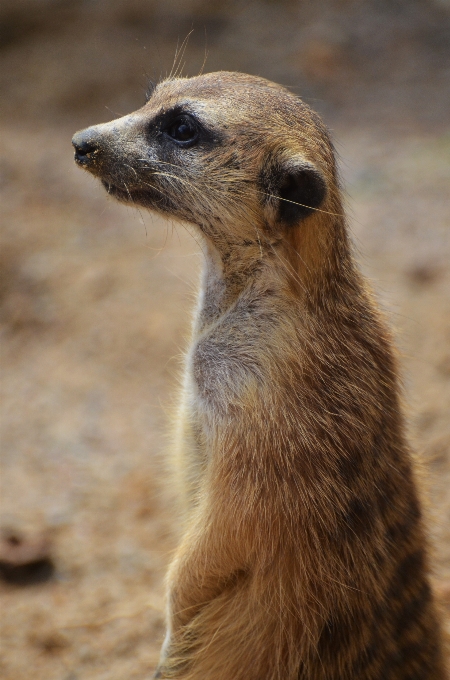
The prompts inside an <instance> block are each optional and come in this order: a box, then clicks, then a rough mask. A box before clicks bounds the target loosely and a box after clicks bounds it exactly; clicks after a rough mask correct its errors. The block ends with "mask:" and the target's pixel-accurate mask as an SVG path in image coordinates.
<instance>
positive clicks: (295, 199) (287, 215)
mask: <svg viewBox="0 0 450 680" xmlns="http://www.w3.org/2000/svg"><path fill="white" fill-rule="evenodd" d="M325 194H326V184H325V180H324V178H323V177H322V175H321V174H320V172H319V171H318V170H317V169H316V168H315V167H314V166H313V165H309V164H308V165H302V166H299V167H297V168H287V171H286V172H285V173H284V175H283V176H282V178H281V182H280V184H279V188H278V196H279V208H278V217H279V219H280V220H281V222H283V223H284V224H288V225H290V224H294V223H295V222H299V221H300V220H302V219H304V218H305V217H307V216H308V215H310V214H311V213H312V212H313V211H314V209H315V208H318V207H319V206H320V205H321V203H322V202H323V199H324V198H325Z"/></svg>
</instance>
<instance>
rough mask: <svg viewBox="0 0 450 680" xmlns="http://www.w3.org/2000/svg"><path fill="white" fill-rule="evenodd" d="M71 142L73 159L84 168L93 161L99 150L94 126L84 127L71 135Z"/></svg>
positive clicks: (97, 136)
mask: <svg viewBox="0 0 450 680" xmlns="http://www.w3.org/2000/svg"><path fill="white" fill-rule="evenodd" d="M72 144H73V147H74V149H75V161H76V162H77V163H78V164H79V165H82V166H84V167H85V168H86V169H88V168H89V166H90V165H93V164H94V163H95V160H96V157H97V155H98V152H99V148H100V143H99V135H98V133H97V132H96V130H95V128H92V127H90V128H86V130H80V131H79V132H76V133H75V134H74V136H73V137H72Z"/></svg>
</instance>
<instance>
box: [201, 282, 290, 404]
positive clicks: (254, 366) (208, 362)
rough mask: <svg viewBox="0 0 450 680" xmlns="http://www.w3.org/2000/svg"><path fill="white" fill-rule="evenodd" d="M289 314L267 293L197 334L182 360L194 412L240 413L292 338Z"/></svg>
mask: <svg viewBox="0 0 450 680" xmlns="http://www.w3.org/2000/svg"><path fill="white" fill-rule="evenodd" d="M293 316H295V315H291V316H290V315H289V313H286V311H284V310H283V309H282V310H281V311H280V304H279V301H278V303H277V301H276V300H275V299H274V296H273V295H271V294H267V293H266V295H263V294H253V295H248V296H243V297H242V298H241V299H240V300H238V302H237V303H236V304H235V305H234V306H233V308H232V309H231V310H230V311H228V312H227V313H226V314H224V315H222V316H221V317H220V318H219V319H218V320H217V321H216V322H215V323H214V324H212V325H211V326H210V327H209V328H207V329H205V330H204V331H203V332H200V333H199V334H198V335H197V336H196V337H195V339H194V342H193V344H192V347H191V351H190V353H189V360H188V371H189V373H190V376H191V381H192V386H193V395H195V401H196V409H197V410H199V411H203V410H208V409H210V408H213V409H214V411H215V413H216V414H218V413H220V412H225V411H228V412H229V411H230V409H233V408H234V407H239V408H240V409H242V408H243V407H244V406H245V405H246V404H249V403H250V402H251V401H253V400H254V395H255V393H256V392H260V391H261V390H264V389H267V386H268V384H269V383H270V382H271V380H272V376H274V375H276V373H277V370H278V368H277V364H282V363H283V356H285V355H286V353H287V352H288V348H289V346H292V342H293V337H294V336H296V335H297V331H296V328H295V321H293V318H292V317H293Z"/></svg>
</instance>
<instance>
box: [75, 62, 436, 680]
mask: <svg viewBox="0 0 450 680" xmlns="http://www.w3.org/2000/svg"><path fill="white" fill-rule="evenodd" d="M174 107H175V109H174ZM171 110H172V111H173V110H175V114H173V115H175V118H176V116H177V115H178V116H180V115H184V114H183V112H186V111H187V112H189V114H190V115H192V116H193V117H194V118H195V120H197V121H200V122H201V125H204V127H205V131H203V128H202V132H201V134H200V137H199V139H198V140H197V141H196V142H195V143H194V144H192V145H191V146H189V145H188V146H187V147H186V148H184V147H182V146H180V145H178V143H177V142H174V141H173V138H172V137H170V134H169V133H168V132H167V130H169V131H170V130H171V128H170V127H167V126H168V125H170V123H168V122H167V119H166V118H164V117H165V116H166V117H167V115H169V117H170V115H172V114H171V113H170V111H171ZM180 111H181V113H180ZM177 112H178V113H177ZM161 121H162V122H161ZM164 121H165V122H164ZM74 144H75V146H76V149H78V161H79V163H80V164H81V165H84V166H85V167H86V168H87V169H88V170H90V171H91V172H93V173H94V174H95V175H97V176H99V177H100V178H101V179H102V180H103V182H104V184H105V186H106V188H107V189H108V191H109V192H110V193H111V194H113V195H115V196H116V197H117V198H119V199H120V200H123V201H133V202H135V203H137V204H139V205H143V206H145V207H149V208H151V209H156V210H159V211H160V212H162V213H164V214H168V215H171V216H172V217H176V218H180V219H184V220H188V221H190V222H192V223H194V224H196V225H197V227H198V229H199V233H200V234H201V236H202V238H203V239H204V246H205V251H206V263H205V269H204V274H203V286H202V291H201V293H200V299H199V305H198V309H197V314H196V320H195V324H194V330H193V337H192V344H191V347H190V349H189V352H188V354H187V357H186V375H185V383H184V388H183V399H182V406H181V409H180V414H179V419H178V422H179V433H178V434H179V436H178V438H177V441H178V456H179V460H180V463H179V465H180V467H181V469H182V470H183V472H184V475H185V483H184V488H185V495H186V531H185V534H184V538H183V540H182V542H181V545H180V546H179V548H178V551H177V553H176V556H175V559H174V560H173V563H172V565H171V567H170V571H169V576H168V600H169V605H168V636H167V639H166V643H165V645H164V648H163V653H162V656H161V663H160V667H159V677H161V678H183V679H184V680H294V679H295V680H346V679H356V678H357V679H358V680H425V679H426V680H442V679H443V678H444V677H445V671H444V666H443V659H442V650H441V641H440V633H439V625H438V622H437V617H436V614H435V608H434V604H433V598H432V594H431V592H430V587H429V583H428V575H427V572H428V565H427V555H426V545H425V539H424V529H423V526H422V520H421V512H420V506H419V502H418V498H417V492H416V488H415V482H414V473H413V471H412V464H411V456H410V452H409V449H408V445H407V443H406V441H405V436H404V425H403V417H402V413H401V407H400V403H399V394H398V392H399V388H398V379H397V367H396V364H395V360H394V358H393V353H392V350H391V340H390V337H389V334H388V333H387V331H386V329H385V326H384V324H383V322H382V320H381V319H380V317H379V314H378V312H377V310H376V308H375V307H374V304H373V301H372V300H371V298H370V295H369V294H368V292H367V290H366V287H365V284H364V282H363V280H362V279H361V276H360V274H359V273H358V271H357V270H356V269H355V266H354V262H353V259H352V255H351V251H350V247H349V243H348V237H347V232H346V225H345V219H344V216H343V209H342V202H341V195H340V189H339V184H338V180H337V175H336V167H335V159H334V152H333V148H332V145H331V142H330V141H329V137H328V134H327V131H326V130H325V128H324V126H323V124H322V123H321V122H320V120H319V119H318V117H317V116H316V114H314V113H313V112H312V111H311V110H310V109H309V108H308V107H307V106H306V105H305V104H303V103H302V102H301V101H300V100H299V99H298V98H296V97H294V96H293V95H291V94H290V93H289V92H287V91H286V90H285V89H283V88H281V87H279V86H277V85H274V84H272V83H269V82H267V81H264V80H262V79H259V78H254V77H251V76H246V75H243V74H233V73H214V74H208V75H205V76H199V77H197V78H192V79H173V80H168V81H165V82H163V83H161V84H160V85H158V86H157V87H156V90H155V91H154V93H153V94H152V96H151V98H150V100H149V102H148V103H147V104H146V105H145V106H144V107H143V108H142V109H140V110H139V111H137V112H136V113H134V114H131V115H130V116H125V117H124V118H122V119H119V120H117V121H113V122H112V123H108V124H105V125H99V126H96V127H93V128H90V129H88V130H87V131H84V132H83V133H78V135H76V136H75V138H74ZM83 144H85V146H84V147H83V149H84V150H83V151H80V149H81V148H82V145H83ZM303 182H306V183H308V182H310V183H311V187H312V189H311V191H312V194H310V195H311V196H312V198H311V199H310V200H311V201H312V202H307V201H306V199H305V200H304V202H303V203H304V205H307V206H309V207H310V209H309V210H307V209H305V210H304V212H303V213H302V207H301V206H298V205H296V203H297V202H296V201H290V199H286V198H285V199H284V201H285V204H286V205H287V207H286V205H283V196H285V195H288V196H289V195H291V194H290V193H289V191H290V188H292V187H294V189H295V191H297V190H298V191H300V195H301V191H303V190H304V187H303V184H302V183H303ZM322 184H323V186H324V187H326V191H325V193H324V194H323V192H322V193H321V191H322V190H321V186H322ZM314 191H316V193H315V194H314ZM283 192H284V193H283ZM286 192H288V193H287V194H286ZM294 195H295V196H296V195H297V194H294ZM307 195H309V194H307ZM319 199H320V200H319ZM289 201H290V202H291V204H292V206H289V205H288V204H289ZM314 201H315V202H316V204H315V205H313V204H314ZM298 203H302V201H298ZM283 210H284V211H285V212H283ZM289 211H291V212H289ZM296 211H298V212H296Z"/></svg>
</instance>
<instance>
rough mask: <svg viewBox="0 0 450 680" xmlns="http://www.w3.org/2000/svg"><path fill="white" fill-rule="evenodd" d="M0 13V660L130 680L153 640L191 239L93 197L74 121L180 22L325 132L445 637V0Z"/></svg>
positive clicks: (139, 74) (168, 539)
mask: <svg viewBox="0 0 450 680" xmlns="http://www.w3.org/2000/svg"><path fill="white" fill-rule="evenodd" d="M361 5H365V8H364V12H362V11H361V9H360V8H361ZM407 9H408V11H407ZM0 20H1V22H2V29H1V30H0V45H1V51H0V59H1V61H2V63H1V68H0V101H1V102H2V109H1V111H0V136H1V141H0V150H1V151H0V191H1V197H0V201H1V214H2V235H1V250H0V267H1V282H0V338H1V343H2V354H1V357H2V379H1V386H0V388H1V393H2V411H1V426H2V430H1V480H0V491H1V515H0V601H1V603H0V607H1V612H2V618H1V624H0V625H1V631H0V633H1V639H0V643H1V660H0V664H1V665H0V675H1V677H2V678H5V680H28V679H29V678H30V677H33V678H34V680H103V679H104V680H119V679H120V680H122V679H123V678H127V680H133V679H136V680H143V679H144V678H147V677H150V675H151V671H152V669H153V668H154V666H155V663H156V660H157V655H158V647H159V645H160V642H161V640H162V637H163V606H164V602H163V577H164V571H165V568H166V565H167V562H168V560H169V559H170V555H171V552H172V550H173V548H174V546H175V544H176V540H177V528H178V524H179V522H178V519H177V514H176V504H175V502H174V499H173V497H172V489H171V485H170V479H169V478H168V474H167V469H166V465H165V458H166V456H165V452H166V451H167V447H168V445H169V444H168V437H167V432H168V431H169V430H170V417H171V413H172V411H173V404H174V401H175V399H176V392H177V385H178V378H179V372H180V360H181V356H182V351H183V349H184V348H185V346H186V339H187V336H188V332H189V322H190V309H191V307H192V304H193V300H194V296H195V291H196V288H197V281H198V274H199V269H200V267H201V263H202V254H201V252H200V250H199V248H198V246H197V243H196V240H195V234H194V235H193V234H192V233H189V232H190V231H191V230H190V228H189V227H186V226H183V225H174V224H172V223H167V222H164V221H163V220H161V219H159V218H157V217H154V216H152V215H150V214H149V213H145V214H144V213H140V212H137V211H133V210H131V209H129V208H125V207H123V206H120V205H118V204H115V203H114V202H113V201H112V200H110V199H109V198H108V197H107V196H106V194H105V192H104V191H103V190H102V188H101V187H100V186H99V185H98V184H97V183H96V182H95V181H94V180H93V179H92V178H90V177H89V176H88V175H87V173H83V172H81V171H80V170H79V169H78V168H76V167H75V166H74V164H73V160H72V150H71V146H70V139H71V136H72V134H73V132H75V130H76V129H79V128H81V127H83V126H85V125H88V124H90V123H97V122H101V121H102V120H107V119H110V118H112V117H114V113H125V112H126V111H129V110H132V109H134V108H136V107H137V106H139V105H141V104H142V103H143V90H144V89H145V77H143V73H145V72H146V73H148V74H150V75H153V76H154V77H156V78H158V77H159V74H160V72H161V73H163V74H164V73H165V72H166V71H170V68H171V66H172V62H173V54H174V51H175V46H176V42H177V37H178V36H181V39H183V38H184V37H185V35H186V34H187V33H188V32H189V30H190V28H191V26H192V25H194V28H195V31H194V34H193V35H192V36H191V42H190V44H189V46H188V48H187V50H186V55H185V61H186V62H187V65H186V68H185V72H186V73H188V74H195V73H196V72H197V71H198V70H199V68H200V66H201V63H202V61H203V58H204V51H205V33H206V36H207V42H208V50H209V56H208V60H207V66H206V68H207V70H214V69H217V68H225V69H239V70H242V71H249V72H252V73H259V74H260V75H265V76H267V77H269V78H273V79H276V80H278V81H280V82H283V83H285V84H287V85H291V86H292V87H294V88H295V91H298V92H299V94H301V95H303V96H305V98H306V99H307V100H308V101H309V102H310V103H311V104H312V105H313V106H314V107H315V108H317V109H319V111H321V113H322V114H323V116H324V118H325V121H326V122H327V124H328V125H329V126H330V127H331V128H332V129H333V136H334V138H335V140H336V146H337V151H338V153H339V155H340V159H341V170H342V175H343V180H344V185H345V188H346V192H347V206H348V214H349V224H350V229H351V232H352V234H353V238H354V242H355V248H356V253H357V257H358V260H359V262H360V264H361V267H362V269H363V271H364V272H365V273H366V275H367V276H368V277H369V278H370V279H371V281H372V285H373V288H374V291H375V293H376V295H377V297H378V299H379V301H380V304H381V305H382V306H383V308H384V309H385V310H386V313H387V315H388V317H389V320H390V323H391V325H392V326H393V328H394V330H395V334H396V338H397V345H398V348H399V351H400V354H401V363H402V369H403V378H404V384H405V405H406V410H407V414H408V420H409V430H410V438H411V440H412V442H413V444H414V447H415V450H416V451H417V452H418V456H419V458H420V459H421V461H422V463H423V468H424V471H425V484H424V486H425V490H424V494H425V495H426V497H427V499H428V505H429V516H430V519H429V524H430V535H431V538H432V542H433V547H434V558H433V562H434V568H435V576H434V580H435V586H436V591H437V593H438V599H439V601H440V602H441V604H442V606H443V610H444V614H445V625H446V630H447V633H448V636H449V637H450V523H449V519H450V417H449V411H450V266H449V262H450V234H449V214H448V186H449V180H450V122H449V120H448V110H450V109H449V101H450V92H449V89H450V88H449V82H450V79H449V69H448V64H449V61H448V56H449V55H448V41H447V43H446V42H445V40H444V38H443V36H444V35H445V31H446V29H448V27H450V8H449V6H448V3H446V2H443V1H441V2H437V1H436V2H431V1H430V2H425V1H423V2H418V1H417V2H416V1H414V2H409V3H408V4H405V3H402V2H399V1H397V2H395V3H393V2H390V3H383V2H378V3H375V2H374V3H371V2H367V3H356V2H354V3H353V2H350V1H344V0H342V1H340V2H338V1H336V2H325V1H321V2H317V3H314V4H313V3H294V2H281V3H275V2H265V3H263V2H249V3H243V4H242V3H241V4H238V3H232V2H228V3H226V2H225V3H220V5H219V3H217V5H216V3H214V2H209V3H206V2H202V1H200V0H197V2H194V1H193V0H192V1H189V2H185V3H181V2H175V0H171V1H170V2H167V3H164V4H163V3H156V2H147V3H145V2H143V0H142V1H141V2H138V1H137V0H133V1H132V2H131V1H129V2H125V1H124V0H123V1H120V0H114V1H111V2H109V3H106V2H104V1H101V0H98V1H97V2H93V0H92V1H88V0H85V2H82V3H71V2H67V1H66V2H62V1H61V0H59V1H58V2H56V0H45V1H44V0H41V1H40V2H39V3H37V2H35V1H33V0H20V1H18V0H15V2H9V0H5V3H4V5H3V6H2V9H1V10H0ZM105 107H107V108H108V110H105ZM112 111H113V112H114V113H113V112H112Z"/></svg>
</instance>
